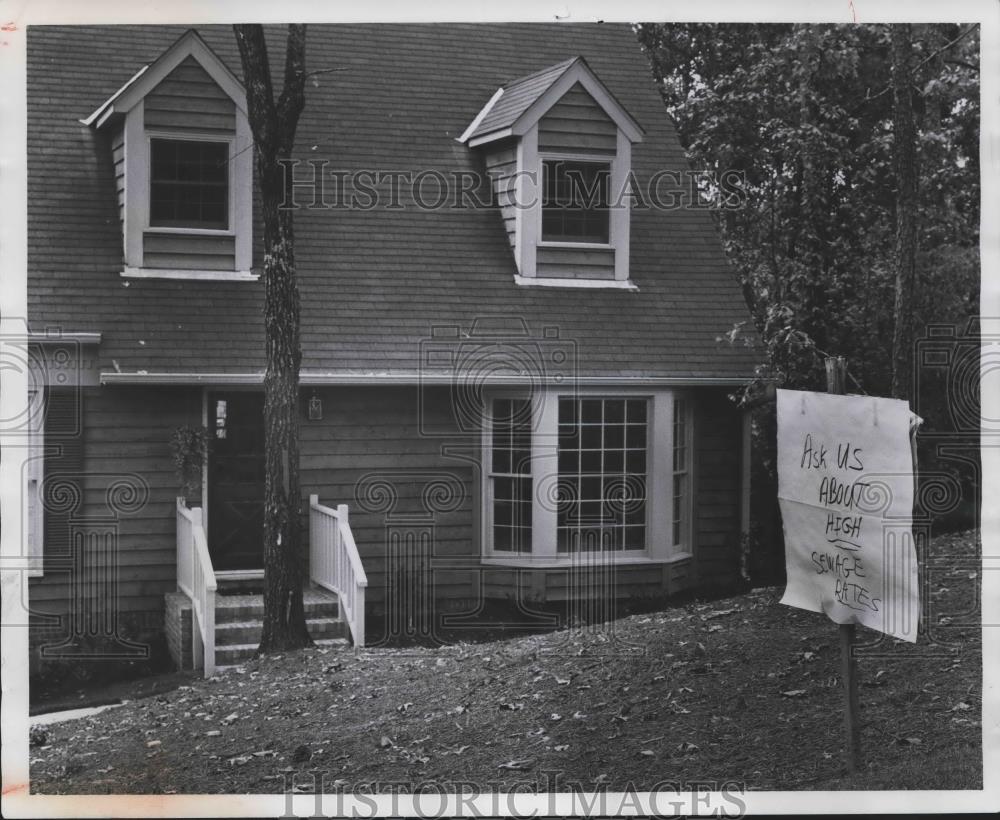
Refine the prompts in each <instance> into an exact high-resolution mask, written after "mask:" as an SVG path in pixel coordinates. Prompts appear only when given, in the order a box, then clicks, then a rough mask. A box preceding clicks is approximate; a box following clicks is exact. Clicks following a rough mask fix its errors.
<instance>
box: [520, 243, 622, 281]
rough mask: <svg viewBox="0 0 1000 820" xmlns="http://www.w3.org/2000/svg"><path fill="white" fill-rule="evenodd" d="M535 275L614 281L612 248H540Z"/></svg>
mask: <svg viewBox="0 0 1000 820" xmlns="http://www.w3.org/2000/svg"><path fill="white" fill-rule="evenodd" d="M535 275H536V276H539V277H552V278H553V279H614V278H615V252H614V250H613V249H612V248H593V249H590V248H546V247H539V248H538V251H537V258H536V262H535Z"/></svg>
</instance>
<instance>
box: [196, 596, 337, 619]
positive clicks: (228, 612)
mask: <svg viewBox="0 0 1000 820" xmlns="http://www.w3.org/2000/svg"><path fill="white" fill-rule="evenodd" d="M302 599H303V606H304V608H305V612H306V618H307V619H308V618H339V617H340V606H339V602H338V600H337V596H336V595H334V594H333V593H332V592H327V591H326V590H325V589H313V588H310V589H307V590H304V591H303V593H302ZM263 617H264V596H263V595H216V596H215V623H216V626H218V625H219V624H227V623H237V622H245V621H255V620H260V619H263Z"/></svg>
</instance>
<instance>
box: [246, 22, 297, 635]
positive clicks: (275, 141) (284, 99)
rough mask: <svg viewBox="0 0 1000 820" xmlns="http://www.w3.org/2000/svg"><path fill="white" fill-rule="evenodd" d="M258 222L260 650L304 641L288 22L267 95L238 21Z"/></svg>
mask: <svg viewBox="0 0 1000 820" xmlns="http://www.w3.org/2000/svg"><path fill="white" fill-rule="evenodd" d="M233 29H234V32H235V34H236V42H237V44H238V45H239V49H240V58H241V61H242V64H243V77H244V83H245V85H246V92H247V116H248V119H249V122H250V130H251V131H252V132H253V138H254V151H255V159H256V165H257V176H258V180H259V183H260V193H261V205H262V216H263V222H264V334H265V354H266V371H265V373H264V449H265V478H264V629H263V633H262V635H261V639H260V646H259V647H258V649H257V652H258V654H263V653H267V652H275V651H283V650H287V649H295V648H298V647H302V646H308V645H310V644H311V643H312V641H311V640H310V638H309V633H308V630H307V629H306V621H305V610H304V607H303V602H302V584H303V576H304V573H303V562H302V555H303V550H302V525H301V518H302V500H301V492H300V488H299V366H300V363H301V359H302V352H301V349H300V344H299V291H298V284H297V281H296V274H295V237H294V231H293V226H292V210H290V209H288V208H284V207H283V203H284V202H285V201H286V194H287V193H288V191H287V190H286V186H287V185H288V184H289V182H290V180H286V179H285V173H284V166H283V165H282V162H281V160H283V159H288V158H290V156H291V151H292V147H293V145H294V142H295V129H296V126H297V125H298V120H299V115H300V114H301V113H302V109H303V107H304V106H305V76H306V74H305V36H306V29H305V26H304V25H290V26H289V27H288V37H287V43H286V48H285V76H284V86H283V88H282V91H281V96H280V97H279V99H278V100H277V101H275V99H274V91H273V89H272V85H271V69H270V65H269V62H268V55H267V44H266V42H265V40H264V31H263V28H262V27H261V26H259V25H235V26H233Z"/></svg>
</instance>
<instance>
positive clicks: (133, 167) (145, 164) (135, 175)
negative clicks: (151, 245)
mask: <svg viewBox="0 0 1000 820" xmlns="http://www.w3.org/2000/svg"><path fill="white" fill-rule="evenodd" d="M144 128H145V124H144V105H143V103H142V101H141V100H140V101H139V103H138V105H136V106H135V108H133V109H132V110H131V111H129V112H128V116H126V117H125V126H124V131H123V133H122V137H123V146H124V148H123V150H124V151H125V162H124V166H125V180H124V184H125V203H124V207H123V209H122V213H123V216H122V239H123V241H124V243H125V247H124V248H123V251H124V256H125V266H126V269H128V268H129V267H132V268H141V267H142V261H143V260H142V252H143V250H142V231H143V227H144V226H145V225H147V224H149V152H148V149H149V146H148V145H147V143H146V140H145V139H144V133H143V131H144Z"/></svg>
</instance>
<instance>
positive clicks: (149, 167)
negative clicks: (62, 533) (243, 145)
mask: <svg viewBox="0 0 1000 820" xmlns="http://www.w3.org/2000/svg"><path fill="white" fill-rule="evenodd" d="M236 120H237V123H238V122H239V120H240V117H239V116H238V115H237V117H236ZM145 135H146V145H145V150H146V214H145V217H146V218H145V221H144V223H143V225H144V228H143V242H145V239H146V234H148V233H152V234H157V233H173V234H193V235H201V236H236V234H237V233H238V231H239V226H238V224H237V223H236V218H235V217H236V213H235V211H236V185H235V184H234V177H235V175H236V165H237V162H236V160H237V156H236V151H235V144H236V135H235V134H233V133H232V132H228V131H226V132H219V133H214V134H213V133H210V132H204V133H203V132H193V131H187V130H184V129H178V130H176V131H173V130H169V129H162V128H155V129H150V128H147V129H146V132H145ZM153 140H172V141H176V142H214V143H216V144H222V143H225V145H226V146H227V148H226V153H227V154H228V157H227V160H226V188H227V191H226V193H227V194H228V195H229V201H228V202H227V203H226V222H227V225H226V227H225V228H188V227H169V226H165V225H153V224H151V221H152V217H151V215H150V208H149V196H150V194H151V192H152V189H153ZM125 185H126V193H127V186H128V178H126V180H125Z"/></svg>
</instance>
